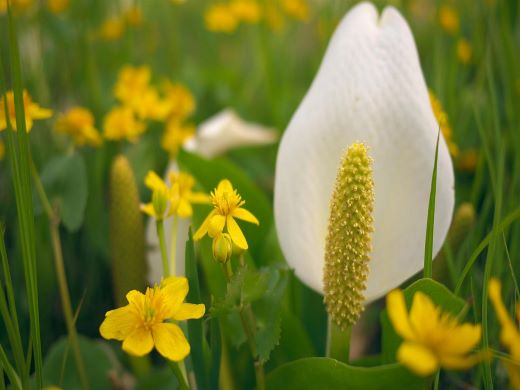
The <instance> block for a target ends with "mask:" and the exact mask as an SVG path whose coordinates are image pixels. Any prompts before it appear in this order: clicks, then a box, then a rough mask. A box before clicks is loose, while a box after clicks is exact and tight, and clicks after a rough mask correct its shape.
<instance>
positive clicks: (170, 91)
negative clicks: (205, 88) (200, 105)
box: [163, 81, 196, 121]
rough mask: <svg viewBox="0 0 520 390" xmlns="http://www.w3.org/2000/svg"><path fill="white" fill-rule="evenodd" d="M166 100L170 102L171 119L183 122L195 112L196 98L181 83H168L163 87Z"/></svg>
mask: <svg viewBox="0 0 520 390" xmlns="http://www.w3.org/2000/svg"><path fill="white" fill-rule="evenodd" d="M163 90H164V99H165V100H166V101H168V102H169V106H170V112H169V114H168V115H169V119H170V120H177V121H181V120H183V119H186V118H188V117H189V116H190V115H192V114H193V113H194V112H195V108H196V103H195V97H194V96H193V94H192V93H191V92H190V90H189V89H188V88H186V87H185V86H184V85H182V84H180V83H171V82H169V81H167V82H166V83H164V85H163Z"/></svg>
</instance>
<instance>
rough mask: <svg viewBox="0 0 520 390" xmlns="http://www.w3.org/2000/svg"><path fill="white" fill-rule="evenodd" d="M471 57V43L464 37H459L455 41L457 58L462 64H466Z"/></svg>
mask: <svg viewBox="0 0 520 390" xmlns="http://www.w3.org/2000/svg"><path fill="white" fill-rule="evenodd" d="M472 57H473V49H472V48H471V45H470V44H469V42H468V41H467V40H466V39H464V38H460V39H459V40H458V41H457V58H458V59H459V61H460V62H461V63H463V64H464V65H468V64H469V63H470V62H471V59H472Z"/></svg>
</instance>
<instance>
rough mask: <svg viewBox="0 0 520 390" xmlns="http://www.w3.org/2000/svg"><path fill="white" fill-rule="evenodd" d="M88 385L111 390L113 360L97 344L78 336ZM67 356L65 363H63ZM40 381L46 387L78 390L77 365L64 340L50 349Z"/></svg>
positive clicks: (66, 341) (64, 338) (100, 389)
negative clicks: (110, 372)
mask: <svg viewBox="0 0 520 390" xmlns="http://www.w3.org/2000/svg"><path fill="white" fill-rule="evenodd" d="M78 341H79V346H80V349H81V355H82V356H83V360H84V361H85V362H88V364H87V365H86V367H85V368H86V371H87V376H88V378H89V382H90V383H91V384H92V385H95V388H96V389H98V390H103V389H106V390H110V389H111V388H112V387H111V383H110V380H109V376H108V373H109V371H110V370H111V369H113V364H112V360H111V359H110V357H109V356H108V354H107V352H106V351H105V350H104V349H103V348H102V347H101V345H100V344H99V343H98V342H95V341H92V340H90V339H88V338H86V337H84V336H80V335H79V337H78ZM64 356H66V360H64ZM43 382H44V385H46V386H60V387H61V388H63V389H67V390H75V389H81V386H80V382H79V377H78V374H77V371H76V365H75V364H74V359H73V357H72V352H71V351H70V347H69V343H68V339H67V338H66V337H63V338H61V339H60V340H58V341H57V342H56V343H55V344H54V345H53V346H52V347H51V349H50V350H49V352H48V354H47V356H46V357H45V361H44V364H43Z"/></svg>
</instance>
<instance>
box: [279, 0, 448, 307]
mask: <svg viewBox="0 0 520 390" xmlns="http://www.w3.org/2000/svg"><path fill="white" fill-rule="evenodd" d="M438 128H439V126H438V123H437V121H436V120H435V116H434V114H433V111H432V108H431V105H430V100H429V96H428V88H427V86H426V83H425V81H424V77H423V74H422V71H421V66H420V63H419V56H418V53H417V49H416V47H415V42H414V39H413V36H412V33H411V31H410V28H409V27H408V24H407V23H406V21H405V20H404V18H403V17H402V16H401V15H400V14H399V12H398V11H397V10H396V9H395V8H393V7H387V8H385V9H384V10H383V12H382V14H381V15H379V14H378V11H377V9H376V8H375V7H374V6H373V5H372V4H369V3H360V4H358V5H356V6H355V7H353V8H352V10H351V11H350V12H349V13H348V14H347V15H346V16H345V17H344V18H343V20H342V21H341V22H340V23H339V24H338V27H337V29H336V31H335V32H334V35H333V37H332V39H331V41H330V43H329V46H328V48H327V51H326V53H325V56H324V58H323V61H322V64H321V66H320V68H319V71H318V73H317V75H316V77H315V79H314V81H313V82H312V85H311V87H310V89H309V91H308V92H307V94H306V95H305V98H304V99H303V101H302V102H301V104H300V106H299V107H298V109H297V111H296V112H295V114H294V115H293V117H292V119H291V121H290V123H289V125H288V127H287V129H286V130H285V132H284V134H283V137H282V140H281V142H280V147H279V150H278V158H277V163H276V181H275V194H274V212H275V221H276V231H277V233H278V238H279V241H280V246H281V248H282V250H283V253H284V255H285V258H286V259H287V262H288V263H289V265H290V266H291V267H292V268H294V270H295V273H296V276H298V277H299V278H300V279H301V280H302V282H304V283H305V284H306V285H307V286H309V287H311V288H312V289H314V290H316V291H317V292H320V293H323V265H324V258H325V238H326V235H327V225H328V218H329V202H330V198H331V194H332V191H333V189H334V181H335V177H336V172H337V168H338V162H339V161H340V160H341V157H342V155H343V153H344V151H345V148H347V147H348V145H352V144H353V143H355V142H362V143H364V144H365V145H369V146H370V156H371V157H372V158H373V159H374V163H373V167H372V169H373V174H374V192H375V199H374V234H373V236H372V248H373V249H372V253H371V258H370V274H369V275H368V280H367V289H366V292H365V297H366V301H367V302H369V301H372V300H374V299H376V298H378V297H381V296H382V295H384V294H385V293H387V292H388V291H389V290H390V289H392V288H395V287H397V286H398V285H400V284H401V283H403V282H404V281H405V280H406V279H408V278H410V277H411V276H412V275H414V274H415V273H417V272H418V271H420V269H421V268H422V266H423V258H424V244H425V236H426V234H425V232H426V220H427V215H428V199H429V195H430V185H431V177H432V176H431V175H432V171H433V161H434V157H435V145H436V141H437V133H438ZM438 157H439V158H438V172H437V192H436V208H435V231H434V242H433V251H434V252H435V253H434V254H436V253H437V252H438V251H439V249H440V248H441V247H442V243H443V241H444V238H445V237H446V233H447V231H448V228H449V226H450V221H451V217H452V212H453V204H454V175H453V167H452V162H451V158H450V155H449V153H448V148H447V147H446V142H445V140H444V139H443V138H442V137H441V141H440V143H439V156H438Z"/></svg>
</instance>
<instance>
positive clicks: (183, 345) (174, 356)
mask: <svg viewBox="0 0 520 390" xmlns="http://www.w3.org/2000/svg"><path fill="white" fill-rule="evenodd" d="M152 333H153V340H154V342H155V348H156V349H157V351H159V353H160V354H161V355H162V356H164V357H165V358H167V359H170V360H173V361H175V362H178V361H181V360H182V359H184V358H185V357H186V356H188V354H189V353H190V345H189V344H188V341H187V340H186V337H184V333H182V330H181V328H179V327H178V326H177V325H175V324H171V323H161V324H157V325H155V326H154V327H153V328H152Z"/></svg>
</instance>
